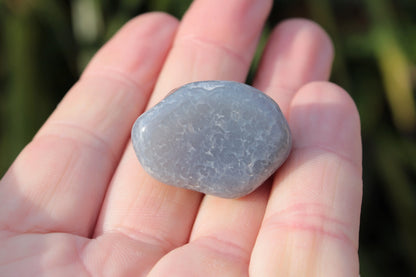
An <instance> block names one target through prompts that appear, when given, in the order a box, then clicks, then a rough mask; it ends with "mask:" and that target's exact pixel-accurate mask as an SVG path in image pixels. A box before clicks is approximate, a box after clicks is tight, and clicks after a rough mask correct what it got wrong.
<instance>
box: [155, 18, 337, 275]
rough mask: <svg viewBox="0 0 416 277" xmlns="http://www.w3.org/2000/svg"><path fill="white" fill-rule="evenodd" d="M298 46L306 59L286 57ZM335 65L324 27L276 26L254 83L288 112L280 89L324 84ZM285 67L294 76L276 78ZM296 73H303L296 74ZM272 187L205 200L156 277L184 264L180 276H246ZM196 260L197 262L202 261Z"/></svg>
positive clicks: (302, 22)
mask: <svg viewBox="0 0 416 277" xmlns="http://www.w3.org/2000/svg"><path fill="white" fill-rule="evenodd" d="M299 42H302V43H303V44H302V51H303V53H305V55H294V54H293V55H289V56H288V57H287V56H286V54H288V53H292V52H293V51H295V50H296V49H297V48H298V47H299V46H298V43H299ZM321 51H322V52H321ZM280 52H281V53H280ZM312 54H314V55H319V56H321V57H322V58H321V59H319V60H314V59H311V58H308V57H307V55H312ZM324 57H325V58H324ZM270 59H274V60H270ZM331 62H332V48H331V45H330V40H329V39H328V37H327V36H326V34H325V33H324V31H323V30H322V29H321V28H320V27H318V26H317V25H316V24H314V23H311V22H309V21H306V20H290V21H286V22H283V23H282V24H280V25H279V26H278V27H277V29H276V31H275V32H273V35H272V36H271V38H270V41H269V43H268V46H267V48H266V52H265V53H264V56H263V61H262V65H261V67H260V71H259V72H258V75H257V78H256V79H257V81H256V82H257V84H258V85H260V86H262V89H264V91H265V93H267V94H269V95H270V96H271V97H273V98H274V100H275V101H276V102H278V103H279V104H281V105H282V106H283V107H285V102H284V101H283V102H282V100H283V99H284V98H285V97H286V100H285V101H289V99H288V97H290V95H294V91H293V92H291V93H290V94H289V91H288V88H286V89H284V90H282V89H281V88H282V87H283V85H280V84H284V83H285V82H286V83H290V84H293V89H296V86H301V85H302V84H304V83H306V82H308V81H309V80H310V79H313V78H316V79H321V80H323V79H325V78H327V77H328V71H329V69H330V67H331ZM282 64H284V65H285V66H293V65H295V66H296V67H292V68H291V70H293V72H292V73H293V74H290V75H288V74H285V75H284V74H277V73H276V74H272V73H275V72H276V71H278V70H279V68H280V67H281V66H283V65H282ZM275 67H277V69H276V68H275ZM281 70H283V69H281ZM270 72H272V73H270ZM296 72H305V73H304V74H301V75H298V74H296ZM307 72H309V73H307ZM295 84H296V86H295ZM286 110H287V107H286ZM269 181H272V180H269ZM269 187H270V186H268V185H267V184H265V185H264V186H262V187H260V188H259V189H258V190H256V191H255V192H253V193H252V194H250V195H248V196H246V197H243V198H240V199H234V200H230V199H221V198H218V197H214V196H205V197H204V199H203V201H202V203H201V206H200V209H199V212H198V215H197V217H196V220H195V223H194V226H193V229H192V233H191V237H190V242H189V244H187V245H185V246H183V247H181V248H179V249H176V250H174V251H172V252H170V253H169V254H168V255H167V256H166V257H164V258H163V260H162V261H161V262H159V263H158V264H157V265H156V267H155V269H154V272H157V274H159V276H163V275H164V274H165V275H166V273H167V272H168V270H169V268H172V267H173V265H177V264H179V265H182V262H181V261H186V265H187V266H186V267H185V266H182V267H181V266H177V267H176V268H177V276H185V275H192V274H194V275H196V274H198V275H204V276H205V274H206V275H208V276H209V272H211V271H212V270H214V271H215V269H213V267H214V268H221V269H222V274H223V273H224V272H227V273H229V274H230V276H234V275H235V276H245V275H248V268H249V263H250V255H251V251H252V249H253V245H254V242H255V240H256V237H257V234H258V230H259V228H260V225H261V221H262V218H263V215H264V211H265V208H266V204H267V199H268V195H269ZM193 257H198V260H196V258H195V259H194V258H193ZM201 257H203V259H201ZM200 259H201V260H200ZM164 270H165V271H164ZM157 274H156V273H155V275H157ZM217 275H221V274H220V273H218V274H217ZM212 276H216V275H215V274H213V275H212ZM259 276H262V275H259Z"/></svg>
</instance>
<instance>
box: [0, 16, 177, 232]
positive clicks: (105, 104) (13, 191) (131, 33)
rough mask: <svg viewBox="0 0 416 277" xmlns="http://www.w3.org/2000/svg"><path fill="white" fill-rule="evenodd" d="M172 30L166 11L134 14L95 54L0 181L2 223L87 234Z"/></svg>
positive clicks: (21, 229)
mask: <svg viewBox="0 0 416 277" xmlns="http://www.w3.org/2000/svg"><path fill="white" fill-rule="evenodd" d="M175 29H176V21H175V20H174V19H173V18H171V17H168V16H166V15H162V14H149V15H144V16H140V17H138V18H136V19H134V20H132V21H131V22H130V23H128V24H127V25H126V26H125V27H124V28H123V29H122V30H121V31H120V32H119V33H118V34H117V35H116V36H115V37H114V38H113V39H112V40H111V41H110V42H109V43H107V44H106V45H105V46H104V47H103V49H102V50H101V51H100V52H99V53H98V54H97V55H96V57H94V59H93V60H92V62H91V64H90V65H89V66H88V68H87V70H86V71H85V73H84V75H83V76H82V78H81V79H80V81H79V82H78V83H77V84H75V86H74V87H73V88H72V89H71V90H70V91H69V92H68V94H67V95H66V96H65V98H64V99H63V101H62V102H61V104H60V105H59V106H58V107H57V109H56V110H55V112H54V113H53V114H52V115H51V117H50V118H49V119H48V121H47V122H46V123H45V125H44V126H43V127H42V128H41V130H40V131H39V133H38V134H37V135H36V137H35V138H34V140H33V141H32V142H31V143H30V144H29V145H28V146H27V147H26V148H25V149H24V150H23V151H22V153H21V154H20V155H19V157H18V158H17V160H16V161H15V162H14V164H13V165H12V167H11V168H10V169H9V171H8V172H7V174H6V176H5V177H4V179H3V180H2V181H1V186H0V202H1V203H2V210H1V211H0V226H1V227H5V228H7V229H10V230H12V231H19V232H48V231H50V232H71V233H75V234H78V235H83V236H86V235H88V234H89V233H90V232H91V228H92V227H93V225H94V224H95V221H96V217H97V214H98V211H99V208H100V206H101V203H102V199H103V196H104V193H105V191H106V188H107V184H108V183H109V181H110V178H111V176H112V174H113V171H114V169H115V167H116V165H117V164H118V161H119V158H120V156H121V153H122V151H123V150H124V147H125V144H126V141H127V139H128V138H129V133H130V128H131V125H132V123H133V121H134V120H135V118H136V117H137V114H139V113H140V112H141V111H142V110H143V109H144V106H145V105H146V103H147V100H148V97H149V95H150V91H151V89H152V87H153V86H154V83H155V81H156V77H157V75H158V73H159V71H160V69H161V66H162V63H163V61H164V58H165V56H166V53H167V50H168V49H169V46H170V45H171V41H172V37H173V34H174V32H175ZM6 222H7V223H6Z"/></svg>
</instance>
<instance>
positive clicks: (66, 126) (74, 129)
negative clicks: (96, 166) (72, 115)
mask: <svg viewBox="0 0 416 277" xmlns="http://www.w3.org/2000/svg"><path fill="white" fill-rule="evenodd" d="M44 128H45V129H42V131H41V132H40V133H39V134H38V135H37V136H35V139H40V138H42V137H57V138H61V139H66V140H69V141H72V142H74V143H76V144H81V145H82V146H85V147H90V148H93V149H100V150H101V151H102V152H104V153H107V154H108V155H109V156H110V157H111V159H112V161H114V162H115V161H117V160H118V156H119V155H117V154H116V151H115V150H114V149H113V148H112V147H111V145H110V143H109V142H108V141H106V140H105V139H103V138H102V137H101V136H100V135H98V134H96V133H95V132H93V131H91V130H88V129H87V128H84V127H82V126H80V125H78V124H74V123H71V122H67V121H61V120H53V121H50V122H48V124H46V125H45V127H44Z"/></svg>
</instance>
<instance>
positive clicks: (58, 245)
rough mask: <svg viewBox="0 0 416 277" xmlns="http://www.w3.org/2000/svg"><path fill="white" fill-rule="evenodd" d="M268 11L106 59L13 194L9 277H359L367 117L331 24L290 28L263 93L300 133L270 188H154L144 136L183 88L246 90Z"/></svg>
mask: <svg viewBox="0 0 416 277" xmlns="http://www.w3.org/2000/svg"><path fill="white" fill-rule="evenodd" d="M270 5H271V1H268V0H239V1H223V0H221V1H220V0H198V1H195V3H193V5H192V6H191V8H190V9H189V11H188V13H187V14H186V16H185V18H184V19H183V20H182V22H180V23H178V22H177V21H176V19H174V18H172V17H170V16H167V15H164V14H160V13H151V14H145V15H141V16H139V17H137V18H135V19H133V20H132V21H131V22H129V23H128V24H127V25H126V26H125V27H124V28H122V29H121V30H120V31H119V32H118V34H117V35H116V36H115V37H114V38H113V39H112V40H111V41H109V42H108V43H107V44H106V45H105V46H104V47H103V48H102V49H101V50H100V51H99V52H98V54H97V55H96V56H95V57H94V58H93V60H92V61H91V63H90V64H89V66H88V67H87V69H86V70H85V72H84V74H83V75H82V77H81V78H80V80H79V81H78V82H77V83H76V84H75V85H74V87H73V88H72V89H71V90H70V91H69V92H68V94H67V95H66V96H65V98H64V99H63V100H62V102H61V104H60V105H59V106H58V107H57V109H56V110H55V112H54V113H53V114H52V115H51V116H50V118H49V119H48V120H47V122H46V123H45V124H44V126H43V127H42V128H41V129H40V131H39V132H38V134H37V135H36V136H35V138H34V139H33V141H32V142H31V143H30V144H29V145H28V146H27V147H26V148H25V149H24V150H23V151H22V153H21V154H20V155H19V157H18V158H17V159H16V161H15V162H14V163H13V165H12V166H11V167H10V169H9V171H8V172H7V173H6V175H5V176H4V178H3V179H2V180H1V184H0V203H1V207H2V209H1V210H0V229H1V233H0V276H140V275H147V274H148V275H149V276H245V275H248V274H250V276H354V275H355V276H357V275H358V271H359V269H358V255H357V248H358V230H359V217H360V205H361V194H362V192H361V191H362V181H361V143H360V125H359V116H358V113H357V110H356V108H355V105H354V103H353V101H352V100H351V98H350V97H349V96H348V94H347V93H346V92H345V91H343V90H342V89H341V88H339V87H337V86H336V85H333V84H330V83H328V82H326V80H327V79H328V76H329V72H330V68H331V63H332V57H333V49H332V46H331V42H330V40H329V38H328V36H327V35H326V34H325V33H324V32H323V31H322V29H321V28H320V27H318V26H317V25H316V24H314V23H312V22H309V21H306V20H300V19H294V20H288V21H285V22H283V23H281V24H280V25H279V26H278V27H277V28H276V30H275V31H274V32H273V34H272V35H271V37H270V40H269V42H268V45H267V48H266V49H265V51H264V55H263V59H262V62H261V65H260V67H259V70H258V72H257V77H256V78H255V82H254V86H256V87H257V88H259V89H260V90H262V91H264V92H265V93H267V94H268V95H270V96H271V97H272V98H273V99H274V100H275V101H276V102H277V103H278V104H279V105H280V107H281V109H282V111H283V112H284V114H285V115H286V117H287V118H288V121H289V124H290V127H291V130H292V134H293V139H294V141H293V143H294V145H293V150H292V153H291V155H290V157H289V159H288V160H287V161H286V163H285V164H284V166H283V167H282V168H281V169H279V170H278V172H277V173H276V175H275V177H274V178H273V180H270V183H268V184H265V185H263V186H262V187H260V188H259V189H258V190H256V191H255V192H254V193H252V194H250V195H248V196H246V197H243V198H241V199H235V200H229V199H220V198H217V197H213V196H204V195H201V194H200V193H197V192H193V191H188V190H184V189H179V188H174V187H170V186H167V185H164V184H161V183H159V182H157V181H155V180H154V179H152V178H151V177H149V176H148V175H147V174H146V173H145V172H144V171H143V169H142V168H141V167H140V164H139V162H138V160H137V158H136V157H135V154H134V151H133V150H132V146H131V144H130V142H129V134H130V128H131V126H132V124H133V122H134V120H135V119H136V118H137V116H138V115H139V114H140V113H142V112H143V111H144V109H145V107H146V105H147V106H148V107H149V106H152V105H154V104H155V103H157V102H158V101H159V100H161V99H162V98H163V97H164V96H165V95H166V94H167V93H168V92H169V91H170V90H171V89H173V88H175V87H178V86H180V85H182V84H184V83H187V82H191V81H196V80H207V79H226V80H235V81H240V82H244V80H245V78H246V75H247V72H248V69H249V65H250V62H251V59H252V57H253V53H254V50H255V48H256V42H257V39H258V38H259V35H260V32H261V29H262V25H263V23H264V21H265V19H266V17H267V14H268V12H269V10H270Z"/></svg>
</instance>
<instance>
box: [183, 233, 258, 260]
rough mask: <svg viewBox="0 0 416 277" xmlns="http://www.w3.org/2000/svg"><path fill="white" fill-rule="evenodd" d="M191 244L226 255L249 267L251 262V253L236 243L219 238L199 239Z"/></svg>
mask: <svg viewBox="0 0 416 277" xmlns="http://www.w3.org/2000/svg"><path fill="white" fill-rule="evenodd" d="M191 243H195V244H198V245H201V246H202V247H204V248H206V249H209V250H212V251H214V252H217V253H219V254H220V255H225V256H227V257H230V258H232V259H235V260H238V261H243V262H244V264H247V266H248V264H249V262H250V253H249V251H247V250H246V249H245V248H243V247H241V246H240V245H238V244H237V243H235V242H232V241H229V240H227V241H226V240H223V239H220V238H219V237H218V236H204V237H199V238H197V239H195V240H194V241H192V242H191Z"/></svg>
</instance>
